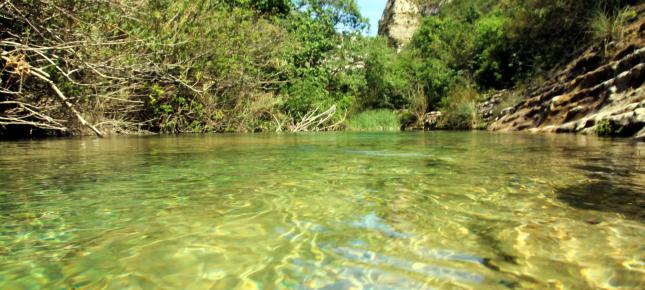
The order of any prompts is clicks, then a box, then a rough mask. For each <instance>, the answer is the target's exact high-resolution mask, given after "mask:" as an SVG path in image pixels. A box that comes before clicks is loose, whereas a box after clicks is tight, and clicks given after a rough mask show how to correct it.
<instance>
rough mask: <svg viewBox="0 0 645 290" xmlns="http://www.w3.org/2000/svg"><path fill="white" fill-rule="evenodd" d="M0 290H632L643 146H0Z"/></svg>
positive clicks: (216, 139) (644, 263) (194, 140)
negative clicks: (616, 289) (0, 150)
mask: <svg viewBox="0 0 645 290" xmlns="http://www.w3.org/2000/svg"><path fill="white" fill-rule="evenodd" d="M0 146H1V148H2V154H0V185H1V187H0V289H41V288H43V289H70V288H76V289H598V288H606V289H612V288H619V289H643V288H644V287H645V224H644V221H645V168H644V167H645V166H644V165H645V158H643V157H644V155H645V145H642V144H640V145H639V144H635V143H631V142H630V141H625V140H622V141H610V140H599V139H597V138H592V137H582V136H567V135H560V136H550V135H512V134H490V133H483V132H480V133H449V132H446V133H362V134H347V133H339V134H304V135H223V136H219V135H214V136H187V137H148V138H111V139H105V140H94V139H82V140H49V141H23V142H3V143H0Z"/></svg>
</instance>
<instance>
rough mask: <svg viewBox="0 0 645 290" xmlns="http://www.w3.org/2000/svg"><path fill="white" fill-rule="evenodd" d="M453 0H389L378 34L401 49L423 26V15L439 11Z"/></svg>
mask: <svg viewBox="0 0 645 290" xmlns="http://www.w3.org/2000/svg"><path fill="white" fill-rule="evenodd" d="M450 1H451V0H388V1H387V4H386V5H385V10H383V16H382V17H381V20H380V21H379V27H378V34H379V35H382V36H385V37H387V39H388V40H389V42H390V45H392V46H393V47H396V48H397V50H400V49H401V48H403V46H405V45H406V44H408V43H409V42H410V40H411V39H412V36H414V33H415V32H416V31H417V29H418V28H419V26H421V19H422V17H423V16H428V15H435V14H437V13H439V9H440V8H441V6H443V5H445V4H447V3H449V2H450Z"/></svg>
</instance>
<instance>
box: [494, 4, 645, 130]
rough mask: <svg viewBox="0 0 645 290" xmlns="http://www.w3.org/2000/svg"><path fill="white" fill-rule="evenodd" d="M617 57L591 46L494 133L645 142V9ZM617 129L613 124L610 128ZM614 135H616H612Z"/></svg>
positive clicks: (643, 7)
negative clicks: (598, 134)
mask: <svg viewBox="0 0 645 290" xmlns="http://www.w3.org/2000/svg"><path fill="white" fill-rule="evenodd" d="M638 11H639V16H640V17H639V20H638V21H636V22H635V23H632V24H631V25H629V27H628V28H627V33H626V35H629V37H627V39H625V40H623V41H621V42H619V43H614V44H613V45H612V46H613V48H611V50H612V51H614V53H610V54H605V49H604V48H598V47H595V48H590V49H588V50H587V51H585V52H584V53H582V54H581V56H580V57H578V58H577V59H575V60H574V61H573V62H571V63H570V64H569V65H568V66H566V67H565V68H564V69H561V70H559V71H558V72H557V73H555V74H554V75H553V76H552V77H551V78H550V79H548V80H547V81H546V82H545V83H544V84H542V85H541V86H539V87H538V88H533V89H529V90H527V92H526V100H525V101H523V102H521V103H520V104H518V105H517V106H515V107H513V108H512V109H509V110H506V112H505V113H506V115H504V116H501V117H500V118H499V119H498V120H497V121H495V122H494V123H493V124H491V125H490V126H489V129H490V130H493V131H531V132H555V133H560V132H570V133H576V132H580V133H595V132H596V131H598V132H600V129H603V128H599V126H604V127H608V128H614V129H617V130H618V131H617V132H609V134H608V135H621V136H635V137H636V138H640V139H645V40H644V39H645V38H644V37H643V36H645V15H644V14H645V5H641V6H639V9H638ZM608 124H609V125H611V126H608ZM612 133H613V134H612Z"/></svg>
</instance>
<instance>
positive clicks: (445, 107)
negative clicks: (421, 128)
mask: <svg viewBox="0 0 645 290" xmlns="http://www.w3.org/2000/svg"><path fill="white" fill-rule="evenodd" d="M479 98H480V95H479V93H478V92H477V90H476V89H475V88H473V87H472V86H468V85H459V86H456V87H454V88H453V89H452V90H451V92H450V93H449V94H448V96H446V97H445V98H444V99H443V100H442V101H441V112H442V116H441V123H440V124H439V127H440V128H441V129H452V130H470V129H473V125H474V124H475V123H476V122H475V121H476V115H477V114H476V113H477V109H476V102H477V101H478V100H479Z"/></svg>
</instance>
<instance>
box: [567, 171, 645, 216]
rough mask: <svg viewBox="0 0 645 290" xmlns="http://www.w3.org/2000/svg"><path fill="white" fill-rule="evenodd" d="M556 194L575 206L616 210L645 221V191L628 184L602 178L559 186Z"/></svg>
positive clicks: (588, 208)
mask: <svg viewBox="0 0 645 290" xmlns="http://www.w3.org/2000/svg"><path fill="white" fill-rule="evenodd" d="M556 194H557V197H558V199H560V200H561V201H564V202H566V203H567V204H569V205H570V206H572V207H575V208H579V209H585V210H597V211H608V212H616V213H620V214H622V215H624V216H625V217H626V218H629V219H634V220H638V221H641V222H642V221H645V193H643V192H642V191H639V190H638V188H636V189H634V188H633V187H631V186H629V185H627V184H626V185H619V184H617V183H616V182H612V181H610V180H602V179H601V180H594V181H591V182H588V183H582V184H577V185H572V186H568V187H562V188H557V189H556Z"/></svg>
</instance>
